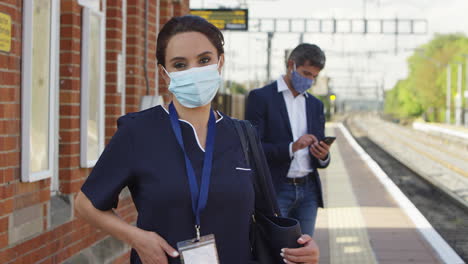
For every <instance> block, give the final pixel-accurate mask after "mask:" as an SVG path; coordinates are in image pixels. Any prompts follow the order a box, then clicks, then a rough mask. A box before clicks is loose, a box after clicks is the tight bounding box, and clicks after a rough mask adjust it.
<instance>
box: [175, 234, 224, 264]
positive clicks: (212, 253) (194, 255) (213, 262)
mask: <svg viewBox="0 0 468 264" xmlns="http://www.w3.org/2000/svg"><path fill="white" fill-rule="evenodd" d="M195 241H196V239H191V240H186V241H182V242H179V243H177V249H178V250H179V253H180V258H181V261H182V264H219V259H218V250H217V249H216V242H215V238H214V235H207V236H203V237H200V240H199V241H198V242H195Z"/></svg>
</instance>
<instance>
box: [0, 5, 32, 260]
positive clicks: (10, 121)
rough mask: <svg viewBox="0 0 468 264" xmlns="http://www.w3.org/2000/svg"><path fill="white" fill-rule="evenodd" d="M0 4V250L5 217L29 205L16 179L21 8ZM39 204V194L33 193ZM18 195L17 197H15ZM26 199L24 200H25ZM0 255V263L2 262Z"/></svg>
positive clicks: (4, 243)
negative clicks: (4, 31) (0, 41)
mask: <svg viewBox="0 0 468 264" xmlns="http://www.w3.org/2000/svg"><path fill="white" fill-rule="evenodd" d="M16 2H17V1H12V0H9V1H1V2H0V12H2V13H6V14H8V15H10V16H11V19H12V30H11V37H12V40H11V51H10V52H9V53H5V52H0V248H4V247H6V246H8V243H9V241H8V225H9V219H8V215H9V214H10V213H11V212H13V210H15V209H16V208H18V207H21V206H24V205H25V204H27V203H29V202H31V201H30V199H29V197H31V195H29V196H28V193H27V192H28V190H24V189H23V188H21V190H19V191H20V192H18V190H17V189H18V187H20V186H21V187H22V185H21V184H20V183H19V178H20V170H19V166H20V146H21V145H20V140H21V138H20V127H21V126H20V113H21V105H20V84H21V57H20V56H21V34H22V33H21V19H22V16H21V4H20V3H19V4H18V3H16ZM34 193H36V194H37V195H36V197H35V198H37V200H39V199H38V198H39V190H38V189H36V192H34ZM17 195H18V196H17ZM25 196H28V198H25ZM1 260H2V253H0V263H3V262H2V261H1Z"/></svg>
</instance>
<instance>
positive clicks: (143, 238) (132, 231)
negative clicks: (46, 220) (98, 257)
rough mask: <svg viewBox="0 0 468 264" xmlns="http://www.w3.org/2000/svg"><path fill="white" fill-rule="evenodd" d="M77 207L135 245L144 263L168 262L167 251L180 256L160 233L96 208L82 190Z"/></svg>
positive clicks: (101, 226)
mask: <svg viewBox="0 0 468 264" xmlns="http://www.w3.org/2000/svg"><path fill="white" fill-rule="evenodd" d="M75 208H76V212H77V213H78V215H79V216H80V217H82V218H84V219H85V220H86V221H87V222H88V223H90V224H91V225H93V226H95V227H97V228H99V229H102V230H103V231H104V232H106V233H108V234H110V235H111V236H113V237H115V238H117V239H119V240H121V241H123V242H125V243H127V244H129V245H130V246H131V247H133V248H134V249H135V250H136V251H137V252H138V255H139V257H140V259H141V260H142V261H143V263H144V264H167V263H168V262H167V256H166V253H167V255H169V256H171V257H178V256H179V253H178V252H177V251H176V250H175V249H173V248H172V247H171V246H170V245H169V244H168V243H167V242H166V241H165V240H164V239H163V238H162V237H160V236H159V235H158V234H156V233H154V232H150V231H146V230H143V229H140V228H138V227H136V226H133V225H131V224H128V223H127V222H125V221H124V220H122V219H121V218H120V217H119V216H118V215H117V214H115V213H114V211H113V210H108V211H101V210H98V209H96V208H95V207H94V205H93V204H92V203H91V201H90V200H89V199H88V197H86V195H85V194H84V193H82V192H81V191H80V192H79V193H78V195H77V197H76V199H75Z"/></svg>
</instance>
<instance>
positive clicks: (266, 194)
mask: <svg viewBox="0 0 468 264" xmlns="http://www.w3.org/2000/svg"><path fill="white" fill-rule="evenodd" d="M234 123H237V124H234V126H235V127H236V130H237V131H238V134H239V138H240V141H241V145H242V148H243V150H244V154H245V157H246V159H247V160H248V161H250V162H249V163H250V164H251V165H250V166H251V167H252V165H253V168H254V188H255V192H256V194H257V195H259V196H261V199H262V200H263V202H265V203H266V205H267V208H263V207H262V209H264V210H267V211H266V212H263V213H266V214H268V215H275V216H278V215H280V214H279V209H278V205H277V203H276V199H275V198H274V194H273V193H272V192H274V190H273V185H272V183H271V176H270V171H269V168H268V163H267V161H266V158H265V154H264V152H263V148H262V146H261V143H260V141H259V140H258V138H257V131H256V129H255V128H254V127H253V126H252V124H251V123H250V122H249V121H246V120H234ZM267 177H268V178H267ZM268 179H270V180H268ZM257 197H258V196H257ZM262 211H263V210H262Z"/></svg>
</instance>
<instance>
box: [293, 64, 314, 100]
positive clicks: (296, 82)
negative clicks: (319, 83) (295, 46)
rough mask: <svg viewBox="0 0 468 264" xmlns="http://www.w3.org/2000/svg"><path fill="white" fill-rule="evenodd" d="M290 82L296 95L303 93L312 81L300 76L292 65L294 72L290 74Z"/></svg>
mask: <svg viewBox="0 0 468 264" xmlns="http://www.w3.org/2000/svg"><path fill="white" fill-rule="evenodd" d="M291 82H292V86H293V88H294V90H296V91H297V92H298V93H300V94H302V93H305V91H307V90H308V89H309V88H310V87H312V85H313V84H314V80H311V79H309V78H306V77H303V76H301V75H300V74H299V73H298V72H297V70H296V63H294V71H292V74H291Z"/></svg>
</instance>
